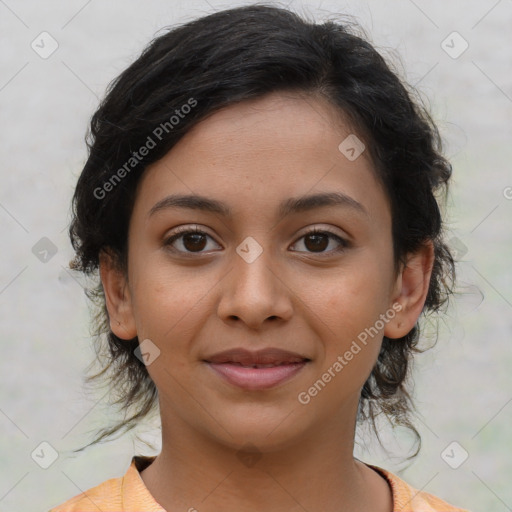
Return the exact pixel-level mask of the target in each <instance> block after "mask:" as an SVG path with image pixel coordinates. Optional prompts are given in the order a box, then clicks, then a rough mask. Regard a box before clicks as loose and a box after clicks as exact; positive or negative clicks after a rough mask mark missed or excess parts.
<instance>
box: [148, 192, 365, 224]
mask: <svg viewBox="0 0 512 512" xmlns="http://www.w3.org/2000/svg"><path fill="white" fill-rule="evenodd" d="M325 206H342V207H345V208H350V209H352V210H354V211H356V212H358V213H362V214H364V215H366V216H369V214H368V212H367V210H366V209H365V208H364V206H363V205H362V204H361V203H359V202H358V201H356V200H355V199H353V198H352V197H350V196H348V195H346V194H343V193H342V192H323V193H318V194H312V195H309V196H303V197H297V198H294V197H291V198H289V199H286V200H284V201H283V202H282V203H281V204H280V205H279V210H278V218H279V219H282V218H284V217H286V216H288V215H290V214H293V213H300V212H307V211H310V210H313V209H315V208H321V207H325ZM168 208H187V209H191V210H200V211H204V212H211V213H217V214H219V215H222V216H223V217H232V211H231V209H230V208H229V206H228V205H226V204H225V203H222V202H220V201H217V200H216V199H210V198H208V197H205V196H200V195H192V194H189V195H180V194H175V195H169V196H167V197H164V198H163V199H161V200H160V201H158V202H157V203H156V204H155V205H154V206H153V207H152V208H151V210H150V211H149V213H148V217H151V216H152V215H154V214H155V213H157V212H159V211H162V210H166V209H168Z"/></svg>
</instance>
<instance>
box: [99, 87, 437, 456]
mask: <svg viewBox="0 0 512 512" xmlns="http://www.w3.org/2000/svg"><path fill="white" fill-rule="evenodd" d="M351 133H353V132H352V130H351V128H350V127H349V125H348V124H346V123H343V122H342V121H341V120H340V116H334V114H333V108H332V107H331V106H330V105H328V104H327V103H325V102H324V101H322V100H318V99H312V98H306V97H301V96H297V95H291V94H288V95H286V94H273V95H269V96H267V97H265V98H261V99H258V100H255V101H250V102H243V103H240V104H238V105H235V106H230V107H228V108H226V109H224V110H222V111H219V112H217V113H215V114H214V115H212V116H211V117H209V118H207V119H205V120H203V121H202V122H201V123H200V124H199V125H197V126H196V127H195V128H194V129H192V130H191V131H190V132H188V133H187V135H186V136H185V137H184V138H183V139H181V140H180V142H179V143H178V144H177V145H176V146H175V147H174V148H173V149H172V150H171V151H170V152H169V153H168V154H167V155H166V156H165V157H164V158H163V159H161V160H160V161H159V162H157V163H155V164H153V165H152V166H150V167H149V168H148V169H147V170H146V171H145V173H144V175H143V177H142V179H141V182H140V184H139V187H138V190H137V195H136V200H135V204H134V208H133V212H132V217H131V220H130V227H129V250H128V271H127V274H126V276H124V277H119V276H117V277H115V276H116V274H114V273H113V271H111V270H109V269H108V265H106V264H103V266H102V279H103V282H104V287H105V289H106V295H107V306H108V308H109V313H110V318H111V328H112V329H113V331H114V332H115V333H116V334H117V335H118V336H120V337H121V338H125V339H128V338H131V337H133V336H135V335H136V336H138V338H139V341H140V342H143V340H146V341H144V342H143V343H145V350H144V349H143V350H142V352H146V353H148V354H149V356H148V359H147V362H148V365H147V369H148V371H149V373H150V375H151V378H152V379H153V380H154V382H155V384H156V386H157V388H158V391H159V398H160V406H161V415H162V421H163V423H165V424H166V425H168V428H172V429H174V430H175V431H176V432H177V431H179V430H180V429H181V431H188V432H195V433H196V434H199V435H203V436H206V437H208V438H210V439H213V440H215V441H218V442H220V443H223V444H225V445H229V446H232V447H240V446H242V445H244V444H246V443H248V442H250V443H252V444H254V445H256V446H257V447H258V448H259V449H261V450H265V449H269V450H270V449H276V448H277V447H279V446H285V445H286V444H288V443H294V442H298V441H299V440H304V439H305V438H307V437H310V438H312V437H314V436H317V437H318V436H319V435H320V434H321V432H322V431H324V432H327V430H329V431H332V432H334V431H337V432H338V433H340V432H347V433H348V432H350V431H351V429H352V428H353V423H354V421H355V415H356V412H357V405H358V401H359V396H360V392H361V388H362V386H363V384H364V382H365V381H366V379H367V378H368V376H369V374H370V372H371V370H372V367H373V366H374V364H375V361H376V359H377V356H378V353H379V349H380V346H381V342H382V337H383V335H384V334H386V335H387V336H389V337H399V336H403V335H404V334H406V333H407V332H408V330H409V329H410V328H411V327H412V325H413V324H414V322H415V320H416V318H417V316H418V314H419V312H420V310H421V304H420V305H419V306H417V307H416V309H414V308H411V307H410V305H408V304H407V301H408V300H409V298H408V296H407V293H411V292H410V288H411V287H410V286H405V285H404V280H403V279H404V274H402V273H398V274H396V273H395V271H394V260H393V251H392V237H391V214H390V205H389V203H388V199H387V197H386V194H385V192H384V190H383V188H382V186H381V185H380V184H379V182H378V181H377V179H376V178H375V174H374V171H373V169H372V164H371V162H370V160H369V157H368V155H367V152H366V151H363V153H362V154H361V155H360V156H359V157H358V158H356V159H354V158H353V156H354V155H353V154H352V152H351V151H350V150H348V151H347V149H346V147H345V146H343V145H342V149H344V152H343V151H341V150H340V149H339V148H338V146H340V144H341V143H342V142H343V141H344V140H345V139H346V138H347V137H348V136H349V135H350V134H351ZM350 141H351V139H348V142H347V143H345V144H348V143H349V142H350ZM352 146H353V144H352ZM348 147H350V144H348ZM355 149H356V150H357V149H358V148H357V147H356V148H355ZM346 155H348V156H349V157H350V158H348V157H347V156H346ZM179 196H197V198H196V199H194V200H192V199H191V198H189V199H188V200H187V199H183V198H181V199H180V197H179ZM314 196H318V197H316V199H314ZM199 198H200V199H199ZM313 230H314V231H315V232H314V233H312V231H313ZM411 267H414V265H412V266H411ZM420 267H421V268H423V266H422V265H419V266H418V268H420ZM422 278H424V275H423V274H422ZM427 280H428V277H427ZM420 281H421V279H420ZM411 282H412V281H411ZM418 282H419V281H418ZM121 289H122V291H119V292H116V290H121ZM408 290H409V291H408ZM422 293H423V292H422ZM420 295H421V294H420ZM421 299H422V297H421V296H419V298H418V303H419V302H421ZM423 299H424V294H423ZM407 315H408V316H407ZM118 322H119V323H118ZM365 334H366V336H365ZM148 340H149V341H148ZM226 351H228V352H226ZM338 435H339V434H338ZM347 435H350V434H347Z"/></svg>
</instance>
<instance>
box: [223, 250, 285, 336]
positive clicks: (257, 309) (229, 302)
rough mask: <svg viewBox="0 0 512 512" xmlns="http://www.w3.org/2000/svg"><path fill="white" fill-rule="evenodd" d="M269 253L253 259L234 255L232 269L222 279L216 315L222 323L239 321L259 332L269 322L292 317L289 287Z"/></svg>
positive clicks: (264, 251) (264, 252)
mask: <svg viewBox="0 0 512 512" xmlns="http://www.w3.org/2000/svg"><path fill="white" fill-rule="evenodd" d="M271 260H272V257H271V255H270V251H266V250H263V252H262V253H261V254H260V255H259V256H258V257H257V258H256V259H255V260H254V261H251V260H245V259H244V258H243V257H241V256H239V255H238V254H237V253H235V256H234V262H233V268H232V270H231V271H230V272H229V274H228V275H227V276H226V278H225V279H224V280H222V284H221V286H222V288H221V293H222V295H221V298H220V300H219V304H218V308H217V314H218V316H219V318H221V319H222V320H223V321H224V322H227V323H237V322H243V323H244V324H246V326H247V327H249V328H250V329H254V330H258V329H262V328H263V327H264V325H265V324H266V323H268V322H269V321H272V322H277V321H279V320H281V321H286V320H289V319H290V318H291V316H292V314H293V295H294V291H293V289H292V288H293V286H290V283H286V282H285V277H284V276H283V273H282V272H279V269H278V268H277V265H276V263H275V261H274V262H272V261H271Z"/></svg>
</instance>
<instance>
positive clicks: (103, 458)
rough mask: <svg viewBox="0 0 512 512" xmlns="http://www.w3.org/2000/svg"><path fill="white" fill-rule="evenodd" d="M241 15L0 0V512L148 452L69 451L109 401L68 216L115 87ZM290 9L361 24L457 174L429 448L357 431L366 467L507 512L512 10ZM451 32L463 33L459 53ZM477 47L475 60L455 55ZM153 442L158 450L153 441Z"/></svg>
mask: <svg viewBox="0 0 512 512" xmlns="http://www.w3.org/2000/svg"><path fill="white" fill-rule="evenodd" d="M245 3H250V2H224V3H222V2H217V1H215V0H209V1H206V0H189V1H187V2H179V1H174V2H170V1H165V2H164V1H163V0H158V1H157V0H155V1H150V2H135V1H133V0H125V1H124V2H122V3H121V2H113V1H111V0H107V1H105V0H103V1H99V0H92V1H88V2H87V1H85V2H84V1H83V0H71V1H66V2H64V1H58V0H49V1H46V2H35V1H33V0H32V1H18V2H16V1H15V0H6V1H1V0H0V39H1V50H0V59H1V67H0V113H1V116H2V117H1V120H2V122H1V126H0V138H1V141H2V143H1V148H0V151H1V160H0V162H1V164H0V173H1V188H0V229H1V233H2V240H3V250H2V251H0V262H1V266H0V315H1V325H2V339H1V342H2V357H1V358H0V374H1V375H2V392H1V396H0V429H1V432H2V435H1V436H0V461H1V468H0V510H2V511H29V510H30V511H36V510H42V511H44V510H48V509H49V508H50V506H53V505H56V504H58V503H61V502H62V501H64V500H66V499H68V498H70V497H71V496H74V495H76V494H78V493H79V492H81V491H82V490H85V489H87V488H89V487H91V486H94V485H97V484H99V483H100V482H102V481H104V480H106V479H107V478H111V477H114V476H119V475H121V474H122V473H124V471H125V470H126V468H127V465H128V464H129V461H130V459H131V456H132V454H133V452H134V450H139V451H140V450H141V449H142V448H140V449H139V446H138V445H136V444H135V443H134V441H133V436H132V435H130V436H124V437H123V438H121V439H119V440H117V441H114V442H112V443H110V444H106V445H101V446H97V447H95V448H92V449H90V450H86V451H84V452H82V453H80V454H77V455H72V454H70V450H72V449H74V448H76V447H78V446H80V445H81V444H85V443H86V442H87V441H88V439H89V438H88V437H87V435H88V432H90V431H92V430H93V429H94V428H96V427H98V426H100V425H102V424H104V423H105V422H106V421H107V419H108V418H109V417H112V411H111V409H109V408H108V407H107V406H106V405H104V403H105V400H102V399H101V398H102V393H101V392H99V391H98V392H96V393H93V392H91V391H88V390H87V389H85V388H84V387H83V383H82V376H83V372H84V369H85V367H86V365H87V364H88V363H89V361H90V360H91V358H92V355H93V352H92V348H91V342H90V336H89V331H88V329H89V327H88V306H87V300H86V298H85V296H84V293H83V290H82V287H81V283H80V282H79V280H77V279H75V277H74V276H72V275H71V274H70V272H69V271H68V270H67V264H68V262H69V260H70V258H71V257H72V251H71V247H70V244H69V241H68V239H67V233H66V228H67V223H68V220H69V216H68V213H69V202H70V198H71V194H72V191H73V187H74V184H75V182H76V179H77V176H78V174H79V172H80V170H81V167H82V166H83V163H84V161H85V157H86V148H85V144H84V142H83V138H84V135H85V130H86V127H87V123H88V120H89V118H90V116H91V115H92V113H93V112H94V110H95V108H96V107H97V104H98V99H99V98H101V97H102V96H103V94H104V91H105V87H106V85H107V84H108V82H109V81H110V80H112V79H113V78H114V77H115V76H117V75H118V74H119V73H120V72H121V71H122V70H123V69H124V68H125V67H126V66H128V65H129V64H130V63H131V62H132V61H133V60H134V59H135V58H136V57H137V56H138V54H139V53H140V51H141V50H142V48H143V47H144V46H145V45H146V44H147V43H148V42H149V40H150V39H151V38H152V37H153V36H154V35H155V33H156V32H157V30H159V29H160V28H162V27H164V26H167V25H172V24H175V23H179V22H184V21H188V20H190V19H193V18H195V17H198V16H201V15H204V14H207V13H211V12H213V11H214V10H220V9H222V8H227V7H231V6H234V5H241V4H245ZM281 5H284V4H281ZM289 5H290V8H292V9H294V10H296V11H297V12H299V13H309V14H310V15H311V16H313V17H315V18H316V19H318V20H321V19H325V18H326V17H328V16H329V14H332V13H347V14H350V15H353V16H355V17H356V19H357V20H358V21H359V23H361V24H362V26H363V27H364V28H365V29H366V31H367V32H368V33H369V34H370V36H371V39H372V41H373V43H374V44H375V45H376V46H377V47H378V49H379V50H380V51H381V52H382V53H383V54H384V55H385V56H387V57H388V58H389V59H391V60H392V62H394V63H395V64H396V66H397V69H398V70H399V72H400V73H401V74H402V76H403V77H404V78H405V79H406V80H408V81H409V82H410V83H411V84H413V85H416V86H417V87H418V89H419V90H420V92H421V94H422V96H423V97H424V98H425V99H426V101H428V102H429V104H430V108H431V111H432V113H433V115H434V118H435V120H436V121H437V122H438V124H439V127H440V129H441V132H442V135H443V137H444V138H445V141H446V154H447V155H448V156H449V157H450V158H451V161H452V163H453V166H454V180H453V181H454V183H453V188H452V194H451V197H450V202H449V209H448V227H449V230H450V238H451V240H452V242H451V244H452V246H453V247H454V248H455V249H456V250H457V252H458V255H459V256H460V259H461V263H460V264H459V268H458V271H459V278H460V280H459V286H460V291H461V294H460V295H459V297H458V298H457V300H456V301H455V302H454V303H453V306H452V308H451V309H450V311H449V313H448V315H447V316H446V318H445V320H444V321H443V322H442V323H441V326H440V333H439V339H438V342H437V345H436V346H435V348H433V349H431V350H429V351H428V352H426V353H425V354H423V355H420V356H418V358H417V361H416V364H415V387H414V397H415V399H416V403H417V406H418V411H419V415H418V418H417V419H416V425H417V427H418V429H419V431H420V433H421V435H422V438H423V450H422V451H421V453H420V455H419V457H417V459H416V461H415V462H414V463H413V464H412V465H409V466H408V467H406V466H405V465H404V464H403V463H402V462H401V458H400V457H402V456H404V455H407V453H408V452H407V450H408V447H409V446H410V440H411V439H410V437H408V436H407V434H406V433H403V432H400V431H399V432H397V433H396V435H395V436H394V437H393V436H392V435H391V433H390V432H389V429H388V430H386V428H385V425H383V426H382V429H383V430H382V432H383V439H384V440H385V442H386V445H387V447H388V449H389V451H390V453H389V454H386V453H385V452H383V451H382V450H380V449H378V447H376V446H375V443H374V442H372V441H371V439H368V438H367V434H365V432H364V431H361V432H360V434H359V436H358V441H359V446H358V447H357V450H356V454H357V456H358V457H359V458H361V459H363V460H365V461H366V462H369V463H373V464H377V465H381V466H383V467H385V468H387V469H389V470H391V471H393V472H395V473H397V474H398V475H399V476H401V477H402V478H403V479H405V480H406V481H407V482H409V483H410V484H411V485H413V486H415V487H417V488H419V489H423V490H425V491H428V492H431V493H433V494H437V495H439V496H441V497H443V498H444V499H446V500H447V501H450V502H453V503H455V504H457V505H459V506H463V507H466V508H469V509H471V510H472V511H482V512H483V511H485V512H502V511H505V510H511V508H512V487H511V486H510V479H511V476H512V471H511V462H510V460H511V451H512V450H511V448H512V439H511V437H512V436H511V433H510V425H511V424H512V421H511V420H512V404H511V401H512V386H511V384H512V376H511V372H510V367H511V363H512V351H511V349H510V346H511V331H512V315H511V313H512V274H511V272H510V268H509V265H510V261H511V258H510V256H511V254H512V251H511V249H512V243H511V242H512V240H511V219H512V199H511V198H512V188H510V187H512V171H511V166H510V162H511V161H512V150H511V144H510V142H511V119H512V58H511V57H512V55H511V53H512V51H511V44H510V43H511V42H512V41H511V38H510V28H511V27H512V0H500V1H496V0H485V1H483V0H482V1H471V2H469V1H466V2H462V1H452V2H447V1H445V0H442V1H441V0H436V1H429V2H427V1H422V0H415V1H412V0H397V1H393V2H382V1H381V2H378V1H366V2H364V1H359V2H356V1H350V2H341V1H327V0H324V1H323V2H322V1H321V0H316V1H308V2H305V1H304V2H299V1H296V2H291V3H290V4H289ZM43 31H47V32H48V33H49V34H51V36H52V37H53V38H54V39H55V40H56V41H57V43H58V48H57V50H56V51H55V52H54V53H53V54H52V55H50V56H49V57H48V58H46V59H43V58H42V57H41V56H40V55H39V54H38V53H36V51H34V49H33V48H32V47H31V43H32V41H34V40H35V43H34V45H35V44H39V45H40V46H42V43H41V42H40V41H41V38H42V37H43V36H39V34H40V33H41V32H43ZM453 31H456V32H458V34H460V36H457V35H455V36H450V37H449V38H448V39H446V38H447V36H449V35H450V34H451V33H452V32H453ZM507 34H508V35H507ZM461 38H463V39H461ZM445 40H446V42H445V43H442V42H443V41H445ZM464 41H467V43H468V45H469V47H468V48H467V50H466V51H465V52H464V53H462V54H461V55H460V56H458V57H457V58H453V57H454V55H455V54H456V53H458V52H460V50H461V49H463V45H464ZM447 45H449V46H451V47H452V48H451V49H450V48H447V47H446V46H447ZM443 47H444V48H443ZM36 48H37V47H36ZM48 48H50V40H49V39H45V49H46V50H48ZM393 49H396V51H397V52H398V54H399V55H400V56H401V61H402V63H403V66H402V64H400V61H399V60H398V59H397V57H396V54H395V53H394V50H393ZM446 49H447V50H448V51H449V52H451V53H452V56H450V55H449V54H448V53H447V52H446V51H445V50H446ZM42 50H43V49H42V48H40V49H39V51H42ZM507 187H509V188H507ZM43 237H47V238H48V239H49V240H50V241H51V244H50V243H49V242H48V241H47V240H43V241H42V242H41V241H40V240H41V239H42V238H43ZM34 246H35V249H34ZM45 249H46V250H49V252H48V253H44V250H45ZM52 249H53V252H54V251H55V250H56V251H57V252H56V253H55V254H53V252H52ZM41 259H42V260H43V261H41ZM45 259H46V261H44V260H45ZM146 435H147V438H148V439H149V438H153V439H157V437H155V434H154V431H153V433H152V432H151V431H149V433H148V434H146ZM43 441H46V442H48V443H50V445H51V446H52V447H53V448H54V449H55V450H56V451H57V452H58V458H57V460H56V461H55V462H54V463H53V464H52V465H51V466H50V467H49V468H48V469H43V468H41V467H39V465H38V464H36V462H34V460H33V458H32V457H31V453H33V452H34V450H35V452H34V453H35V454H37V453H39V455H40V457H39V460H40V461H44V460H49V459H48V457H49V454H51V449H49V448H48V447H46V448H45V447H44V446H43V447H42V448H41V447H39V445H40V443H41V442H43ZM454 441H455V442H456V443H458V444H456V445H452V446H450V447H449V448H448V450H447V451H445V449H446V448H447V447H448V446H449V445H450V444H451V443H452V442H454ZM363 445H364V446H365V448H364V449H363V447H362V446H363ZM38 447H39V448H38ZM452 449H453V451H452ZM41 450H42V451H41ZM463 450H464V451H463ZM465 452H467V454H468V455H469V456H468V458H467V460H465V461H464V462H463V463H462V464H461V465H460V466H459V467H458V468H457V469H454V468H452V467H450V465H449V464H448V463H447V461H449V462H450V463H451V464H452V465H458V463H460V462H461V461H462V460H463V458H464V456H465V455H464V454H465ZM43 453H44V456H43V455H41V454H43ZM146 453H151V452H149V451H146ZM443 453H444V456H442V454H443ZM447 454H448V456H447ZM34 458H35V459H37V456H36V455H34Z"/></svg>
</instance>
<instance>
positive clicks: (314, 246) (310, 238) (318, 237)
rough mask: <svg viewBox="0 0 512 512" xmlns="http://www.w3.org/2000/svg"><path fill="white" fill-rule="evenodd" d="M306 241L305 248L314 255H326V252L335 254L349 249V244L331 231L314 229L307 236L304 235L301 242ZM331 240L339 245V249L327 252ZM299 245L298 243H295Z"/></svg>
mask: <svg viewBox="0 0 512 512" xmlns="http://www.w3.org/2000/svg"><path fill="white" fill-rule="evenodd" d="M302 239H304V242H303V244H304V246H305V247H306V248H307V249H308V250H310V251H311V252H313V253H324V252H330V253H335V252H339V251H343V250H344V249H346V248H347V247H348V245H349V244H348V242H347V241H346V240H344V239H343V238H341V237H340V236H338V235H335V234H334V233H331V232H330V231H325V230H324V231H322V230H317V229H313V230H311V231H308V232H307V233H306V234H304V235H302V236H301V237H300V238H299V240H302ZM329 239H330V240H334V241H335V242H337V243H338V245H339V246H338V248H336V249H334V250H329V251H326V249H327V247H328V246H329ZM295 243H298V242H295Z"/></svg>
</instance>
